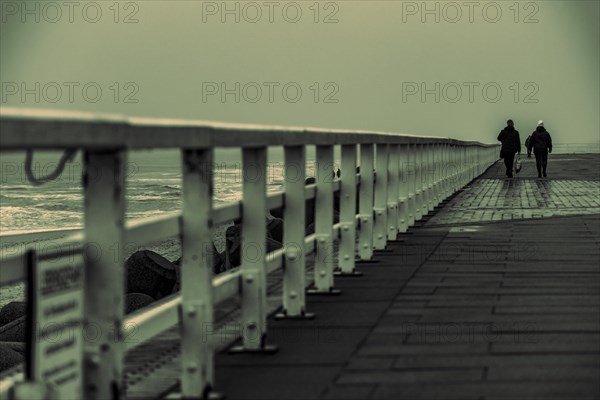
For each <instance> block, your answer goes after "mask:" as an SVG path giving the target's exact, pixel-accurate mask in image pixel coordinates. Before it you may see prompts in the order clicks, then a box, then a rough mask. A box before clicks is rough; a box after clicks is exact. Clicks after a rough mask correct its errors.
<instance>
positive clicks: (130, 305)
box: [124, 293, 154, 314]
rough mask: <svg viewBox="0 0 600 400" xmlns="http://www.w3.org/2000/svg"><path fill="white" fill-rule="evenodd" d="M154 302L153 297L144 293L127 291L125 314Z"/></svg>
mask: <svg viewBox="0 0 600 400" xmlns="http://www.w3.org/2000/svg"><path fill="white" fill-rule="evenodd" d="M153 302H154V299H153V298H152V297H150V296H148V295H147V294H144V293H127V294H126V295H125V301H124V303H125V314H129V313H132V312H134V311H136V310H139V309H140V308H143V307H146V306H147V305H150V304H151V303H153Z"/></svg>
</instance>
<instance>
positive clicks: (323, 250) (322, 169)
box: [307, 145, 339, 294]
mask: <svg viewBox="0 0 600 400" xmlns="http://www.w3.org/2000/svg"><path fill="white" fill-rule="evenodd" d="M316 147H317V164H316V168H315V173H316V181H317V193H316V199H315V225H316V226H315V234H316V235H315V236H316V254H315V287H314V289H310V290H309V291H308V292H307V293H308V294H337V293H339V290H337V289H334V287H333V262H334V260H333V179H334V171H333V168H334V163H333V146H331V145H319V146H316Z"/></svg>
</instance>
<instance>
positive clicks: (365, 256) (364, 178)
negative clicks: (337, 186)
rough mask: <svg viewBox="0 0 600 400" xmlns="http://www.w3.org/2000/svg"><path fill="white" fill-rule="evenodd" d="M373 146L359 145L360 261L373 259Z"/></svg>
mask: <svg viewBox="0 0 600 400" xmlns="http://www.w3.org/2000/svg"><path fill="white" fill-rule="evenodd" d="M373 147H374V146H373V145H372V144H366V143H363V144H361V145H360V196H359V211H360V217H359V218H360V232H359V236H358V243H359V254H360V259H361V260H363V261H366V260H370V259H371V257H373V187H374V185H373Z"/></svg>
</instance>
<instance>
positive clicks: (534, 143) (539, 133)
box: [528, 126, 552, 153]
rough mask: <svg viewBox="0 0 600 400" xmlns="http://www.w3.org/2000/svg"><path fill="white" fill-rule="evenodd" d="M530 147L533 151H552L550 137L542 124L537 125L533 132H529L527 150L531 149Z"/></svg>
mask: <svg viewBox="0 0 600 400" xmlns="http://www.w3.org/2000/svg"><path fill="white" fill-rule="evenodd" d="M532 149H533V152H534V153H545V152H547V151H550V153H552V137H550V133H549V132H548V131H547V130H546V128H544V127H543V126H538V127H537V128H536V129H535V132H533V133H532V134H531V140H530V141H529V147H528V150H529V151H531V150H532Z"/></svg>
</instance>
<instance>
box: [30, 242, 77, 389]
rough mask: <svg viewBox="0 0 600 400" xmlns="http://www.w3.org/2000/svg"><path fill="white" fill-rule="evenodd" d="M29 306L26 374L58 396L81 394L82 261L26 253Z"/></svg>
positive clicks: (31, 380) (71, 257)
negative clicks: (38, 256)
mask: <svg viewBox="0 0 600 400" xmlns="http://www.w3.org/2000/svg"><path fill="white" fill-rule="evenodd" d="M27 283H28V291H29V298H28V304H29V308H30V311H31V312H30V313H28V316H29V321H28V322H29V323H28V328H27V330H28V342H27V355H28V358H27V362H26V377H27V380H28V381H30V382H44V383H45V384H47V385H52V386H53V388H52V389H53V390H52V391H53V393H54V395H55V396H56V397H57V398H61V399H79V398H81V388H82V382H83V377H82V361H83V360H82V357H81V354H82V351H83V341H82V329H83V309H84V308H83V283H84V282H83V259H82V257H81V256H76V257H73V256H69V257H68V258H67V257H62V258H54V259H44V260H42V259H36V256H35V253H34V252H31V253H30V254H29V279H28V282H27Z"/></svg>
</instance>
